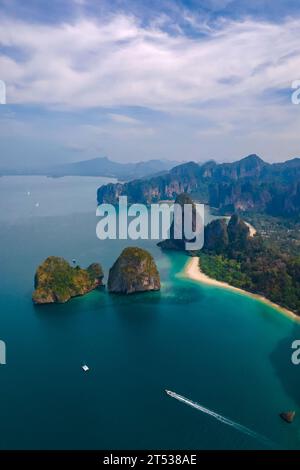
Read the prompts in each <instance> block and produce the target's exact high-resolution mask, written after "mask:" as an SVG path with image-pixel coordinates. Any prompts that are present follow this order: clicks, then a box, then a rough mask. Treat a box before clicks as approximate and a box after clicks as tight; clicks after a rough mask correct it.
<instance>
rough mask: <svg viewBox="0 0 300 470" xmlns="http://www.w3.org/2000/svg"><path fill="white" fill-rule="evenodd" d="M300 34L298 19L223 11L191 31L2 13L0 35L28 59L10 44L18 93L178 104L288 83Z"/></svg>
mask: <svg viewBox="0 0 300 470" xmlns="http://www.w3.org/2000/svg"><path fill="white" fill-rule="evenodd" d="M194 22H195V26H196V23H197V19H195V20H194ZM200 26H201V25H200ZM299 41H300V30H299V22H298V20H295V19H286V20H285V21H284V22H282V23H280V24H273V23H268V22H255V21H253V20H250V19H249V20H243V21H229V20H228V21H225V20H222V21H219V22H218V23H216V24H215V25H214V27H210V29H209V31H207V34H206V35H205V36H203V35H201V36H200V37H197V36H195V37H189V36H186V35H185V34H183V33H182V32H181V33H178V34H174V33H173V34H171V33H168V32H166V31H164V30H163V28H162V27H160V23H159V22H157V23H156V24H155V26H151V27H150V26H148V27H145V26H142V24H140V23H139V21H138V20H137V18H135V17H132V16H127V15H121V14H119V15H117V16H114V17H111V18H110V19H109V20H106V21H105V22H99V21H95V20H92V19H89V18H84V17H82V18H80V19H78V20H76V22H74V23H63V24H54V25H46V24H38V23H34V24H30V23H27V22H22V21H20V20H12V19H9V18H2V19H1V20H0V45H1V46H5V47H6V50H8V51H9V50H10V48H14V49H15V50H18V51H19V52H20V54H18V55H17V56H18V57H19V55H20V57H22V59H19V60H18V59H17V58H15V57H14V56H13V55H11V56H9V54H8V53H7V54H5V53H4V52H3V53H2V54H1V55H0V69H1V70H2V77H1V78H2V79H4V80H5V81H6V84H7V94H8V100H9V101H10V102H11V103H18V104H39V105H43V106H46V107H61V108H64V107H65V108H69V109H73V108H87V109H88V108H93V107H105V106H106V107H114V106H143V107H148V108H152V109H156V110H163V111H174V110H175V111H176V110H177V109H178V110H179V109H180V108H191V109H192V108H194V107H199V106H201V105H202V104H203V103H206V102H208V101H210V102H217V101H219V100H225V99H226V100H229V99H230V98H236V97H240V98H241V99H243V100H245V99H248V100H251V99H253V98H255V97H259V96H260V95H261V94H262V93H264V92H265V91H266V90H277V89H281V88H283V87H289V86H290V83H291V82H292V80H294V79H296V78H298V75H299V70H300V50H299V46H298V45H299ZM291 52H293V53H292V54H291ZM232 77H234V83H232ZM116 119H118V118H116ZM119 119H124V118H119ZM125 119H126V118H125ZM119 122H120V121H119ZM123 122H124V120H123Z"/></svg>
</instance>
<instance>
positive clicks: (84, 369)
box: [81, 364, 90, 372]
mask: <svg viewBox="0 0 300 470" xmlns="http://www.w3.org/2000/svg"><path fill="white" fill-rule="evenodd" d="M81 368H82V370H83V371H84V372H88V371H89V370H90V368H89V366H87V365H86V364H84V365H83V366H81Z"/></svg>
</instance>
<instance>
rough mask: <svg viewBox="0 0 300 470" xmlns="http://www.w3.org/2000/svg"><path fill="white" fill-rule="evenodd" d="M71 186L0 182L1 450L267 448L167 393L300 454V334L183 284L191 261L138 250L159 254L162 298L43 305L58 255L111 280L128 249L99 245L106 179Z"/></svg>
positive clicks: (265, 312) (101, 294) (264, 311)
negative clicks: (297, 343) (291, 418)
mask: <svg viewBox="0 0 300 470" xmlns="http://www.w3.org/2000/svg"><path fill="white" fill-rule="evenodd" d="M64 180H65V178H63V179H60V180H53V179H46V178H39V177H35V178H22V177H19V178H0V201H1V207H0V209H1V212H0V221H1V226H0V245H1V252H0V279H1V297H0V339H2V340H4V341H5V342H6V344H7V365H5V366H3V365H2V366H0V396H1V402H0V448H1V449H91V448H97V449H102V448H107V449H116V448H122V449H137V448H146V449H153V448H157V449H163V448H169V449H170V448H171V449H176V448H185V449H249V448H266V447H267V446H266V443H265V442H264V441H261V440H260V439H258V438H255V437H253V436H248V435H245V434H243V433H242V432H240V431H239V430H237V429H235V428H234V427H229V426H227V425H226V424H223V423H221V422H219V421H217V420H215V419H213V418H212V417H211V416H209V415H207V414H204V413H202V412H200V411H198V410H196V409H194V408H192V407H189V406H187V405H185V404H184V403H180V402H178V401H176V400H175V399H172V398H170V397H168V396H167V395H166V394H165V393H164V389H165V388H168V389H170V390H174V391H175V392H177V393H179V394H181V395H183V396H185V397H187V398H189V399H191V400H193V401H196V402H198V403H200V404H201V405H202V406H204V407H206V408H209V409H212V410H214V411H216V412H217V413H219V414H221V415H224V416H226V417H227V418H229V419H230V420H233V421H236V422H238V423H239V424H242V425H243V426H246V427H247V428H250V429H251V430H253V431H255V432H256V433H259V434H261V435H263V436H265V437H267V438H268V439H270V440H271V441H272V442H273V443H274V447H275V448H300V434H299V422H300V421H299V420H300V406H299V405H300V394H299V389H300V366H298V367H297V366H294V365H292V364H291V361H290V357H291V343H292V341H293V340H294V339H300V327H299V325H297V324H295V323H293V322H292V321H290V320H289V319H287V318H286V317H284V316H283V315H281V314H279V313H278V312H277V311H275V310H273V309H272V308H271V307H268V306H266V305H263V304H261V303H260V302H258V301H255V300H253V299H251V298H248V297H245V296H242V295H239V294H235V293H233V292H229V291H225V290H223V289H219V288H216V287H211V286H204V285H200V284H197V283H196V282H193V281H189V280H185V279H183V278H182V277H180V276H178V273H180V271H182V269H183V267H184V264H185V262H186V257H185V256H184V255H182V254H176V255H175V254H172V255H167V254H164V253H162V252H161V251H160V250H159V249H158V248H157V247H156V246H155V244H154V243H153V242H146V241H143V242H135V243H134V244H138V245H139V246H142V247H145V248H147V249H149V250H150V251H151V252H152V253H153V255H154V256H155V259H156V262H157V264H158V268H159V270H160V273H161V278H162V290H161V292H156V293H147V294H140V295H134V296H128V297H119V296H112V295H109V294H108V293H107V292H105V290H103V291H94V292H92V293H91V294H89V295H87V296H85V297H82V298H76V299H73V300H71V301H70V302H69V303H67V304H65V305H49V306H42V307H35V306H33V305H32V302H31V293H32V289H33V276H34V272H35V269H36V267H37V265H38V264H39V263H40V262H41V261H42V260H43V259H44V258H45V257H47V256H48V255H56V256H64V257H65V258H66V259H68V260H72V258H76V259H77V261H78V263H79V264H80V265H82V266H86V265H88V264H89V263H91V262H93V261H99V262H101V264H102V265H103V267H104V269H105V272H106V274H107V272H108V269H109V267H110V266H111V265H112V263H113V261H114V260H115V259H116V257H117V256H118V255H119V253H120V252H121V250H122V248H123V247H124V246H126V245H128V244H129V243H128V242H126V241H124V242H120V241H105V242H101V241H100V240H98V239H97V238H96V235H95V227H96V222H97V220H96V217H95V211H94V209H95V189H96V188H97V186H98V185H99V184H101V180H100V179H99V178H98V179H96V178H88V179H85V178H74V180H73V181H72V179H66V181H65V183H64ZM28 191H29V192H30V195H27V192H28ZM37 202H39V205H38V207H36V203H37ZM131 244H132V243H131ZM83 362H86V363H87V364H88V365H89V366H90V368H91V370H90V372H89V373H87V374H85V373H83V371H82V370H81V364H82V363H83ZM287 409H295V410H296V411H297V412H298V417H296V419H295V422H294V423H293V424H292V425H287V424H285V423H284V422H283V421H281V419H280V418H279V416H278V413H279V412H281V411H283V410H287ZM297 418H298V419H297Z"/></svg>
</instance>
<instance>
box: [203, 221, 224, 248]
mask: <svg viewBox="0 0 300 470" xmlns="http://www.w3.org/2000/svg"><path fill="white" fill-rule="evenodd" d="M227 230H228V228H227V222H226V220H225V219H216V220H213V221H212V222H210V223H209V224H208V225H207V226H206V227H205V229H204V249H205V251H207V252H211V251H212V252H214V253H216V254H221V253H224V251H225V250H226V249H227V247H228V241H229V240H228V231H227Z"/></svg>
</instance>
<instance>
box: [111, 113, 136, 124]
mask: <svg viewBox="0 0 300 470" xmlns="http://www.w3.org/2000/svg"><path fill="white" fill-rule="evenodd" d="M108 116H109V117H110V119H111V120H112V121H114V122H117V123H119V124H134V125H139V124H141V121H139V120H138V119H135V118H132V117H130V116H126V115H125V114H116V113H109V114H108Z"/></svg>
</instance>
